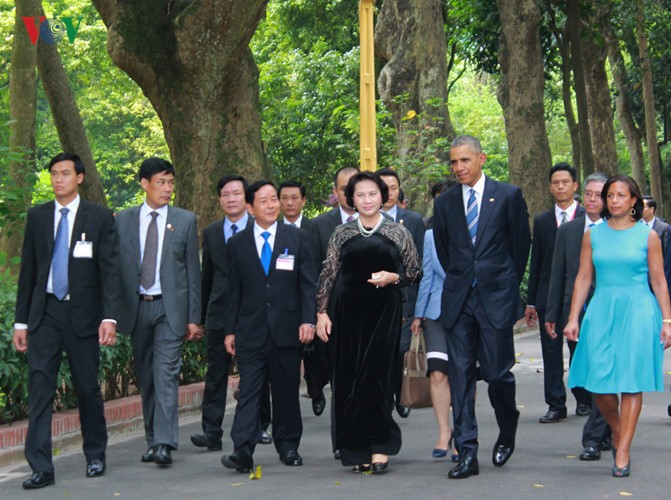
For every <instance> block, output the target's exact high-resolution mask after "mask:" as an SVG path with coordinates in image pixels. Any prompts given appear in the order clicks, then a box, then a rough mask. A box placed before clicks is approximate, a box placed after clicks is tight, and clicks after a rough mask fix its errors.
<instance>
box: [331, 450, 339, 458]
mask: <svg viewBox="0 0 671 500" xmlns="http://www.w3.org/2000/svg"><path fill="white" fill-rule="evenodd" d="M333 458H334V459H336V460H340V450H336V451H334V452H333Z"/></svg>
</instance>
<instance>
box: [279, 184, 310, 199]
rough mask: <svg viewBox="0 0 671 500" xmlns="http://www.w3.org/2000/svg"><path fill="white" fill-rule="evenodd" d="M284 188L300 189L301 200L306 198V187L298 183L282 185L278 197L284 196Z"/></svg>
mask: <svg viewBox="0 0 671 500" xmlns="http://www.w3.org/2000/svg"><path fill="white" fill-rule="evenodd" d="M282 188H298V189H300V190H301V198H305V186H304V185H303V184H302V183H300V182H298V181H284V182H283V183H282V184H280V187H279V188H277V196H280V195H281V194H282Z"/></svg>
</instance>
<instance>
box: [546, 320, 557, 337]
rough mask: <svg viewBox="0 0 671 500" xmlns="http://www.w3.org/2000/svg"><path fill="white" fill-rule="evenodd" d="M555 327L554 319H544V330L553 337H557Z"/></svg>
mask: <svg viewBox="0 0 671 500" xmlns="http://www.w3.org/2000/svg"><path fill="white" fill-rule="evenodd" d="M555 328H557V323H555V322H554V321H546V322H545V331H546V332H547V333H548V335H549V336H550V337H552V338H553V339H556V338H557V332H556V331H555Z"/></svg>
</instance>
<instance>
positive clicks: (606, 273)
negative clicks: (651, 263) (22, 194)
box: [568, 222, 664, 394]
mask: <svg viewBox="0 0 671 500" xmlns="http://www.w3.org/2000/svg"><path fill="white" fill-rule="evenodd" d="M591 232H592V235H591V237H592V262H593V263H594V272H595V277H596V288H595V290H594V296H593V297H592V300H590V303H589V306H588V307H587V311H586V312H585V317H584V318H583V321H582V325H581V327H580V336H579V341H578V346H577V348H576V351H575V354H574V357H573V362H572V363H571V369H570V373H569V378H568V385H569V387H584V388H585V389H587V390H588V391H591V392H594V393H596V394H617V393H622V392H624V393H637V392H648V391H663V390H664V385H663V380H662V379H663V372H662V361H663V356H664V347H663V346H662V344H660V332H661V329H662V314H661V311H660V309H659V305H658V304H657V299H656V298H655V296H654V295H653V293H652V292H651V291H650V287H649V285H648V235H649V233H650V228H649V227H648V226H646V225H645V224H640V223H637V224H634V225H633V226H632V227H631V228H629V229H624V230H620V231H618V230H615V229H612V228H611V227H609V226H608V223H607V222H604V223H602V224H599V225H598V226H595V227H594V228H592V229H591Z"/></svg>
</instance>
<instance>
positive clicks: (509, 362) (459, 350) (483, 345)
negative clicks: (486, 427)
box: [447, 287, 520, 457]
mask: <svg viewBox="0 0 671 500" xmlns="http://www.w3.org/2000/svg"><path fill="white" fill-rule="evenodd" d="M447 351H448V356H449V359H450V362H449V363H448V372H449V378H450V390H451V392H452V408H453V412H454V437H455V442H456V446H457V449H458V450H459V453H460V454H461V456H462V457H465V456H468V455H470V456H473V457H477V454H478V424H477V421H476V418H475V384H476V377H477V373H476V361H479V362H480V374H481V376H482V378H483V379H484V380H485V381H486V382H487V383H488V384H489V388H488V394H489V401H490V403H491V405H492V407H493V408H494V413H495V415H496V421H497V423H498V426H499V439H501V440H503V441H504V442H505V443H506V444H511V443H514V440H515V434H516V432H517V421H518V420H519V415H520V413H519V411H518V410H517V407H516V404H515V376H514V375H513V374H512V372H511V371H510V370H511V368H512V367H513V365H514V364H515V346H514V341H513V330H512V327H509V328H504V329H496V328H494V327H493V326H492V325H491V323H490V322H489V320H488V319H487V316H486V313H485V311H484V309H483V307H482V304H481V301H480V298H479V294H478V290H477V287H475V288H471V290H470V291H469V293H468V296H467V298H466V301H465V303H464V307H463V308H462V311H461V313H460V314H459V317H458V318H457V321H456V323H455V324H454V326H453V327H452V328H451V329H450V330H449V331H448V335H447Z"/></svg>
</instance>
